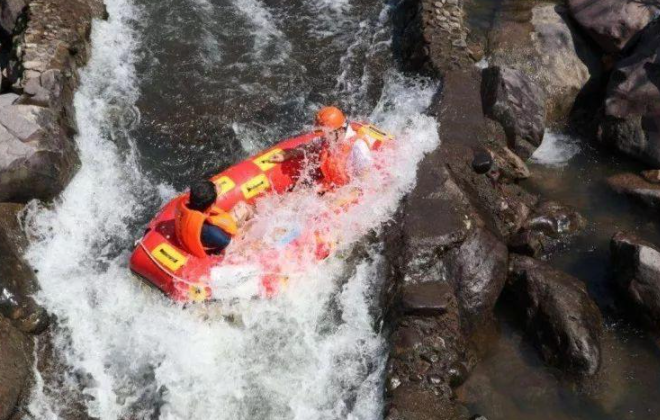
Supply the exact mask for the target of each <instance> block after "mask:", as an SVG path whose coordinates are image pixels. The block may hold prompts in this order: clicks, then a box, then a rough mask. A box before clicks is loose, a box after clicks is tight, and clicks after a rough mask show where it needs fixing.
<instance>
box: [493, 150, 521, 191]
mask: <svg viewBox="0 0 660 420" xmlns="http://www.w3.org/2000/svg"><path fill="white" fill-rule="evenodd" d="M488 151H489V152H490V154H491V156H492V157H493V162H494V163H495V165H496V166H497V169H498V171H499V176H498V178H497V181H498V182H504V183H509V184H510V183H513V182H516V181H520V180H523V179H527V178H529V177H530V176H531V172H530V171H529V168H528V167H527V164H526V163H525V162H523V160H522V159H521V158H520V157H519V156H518V155H516V154H515V153H513V152H512V151H511V150H510V149H509V148H508V147H501V148H498V149H494V148H488Z"/></svg>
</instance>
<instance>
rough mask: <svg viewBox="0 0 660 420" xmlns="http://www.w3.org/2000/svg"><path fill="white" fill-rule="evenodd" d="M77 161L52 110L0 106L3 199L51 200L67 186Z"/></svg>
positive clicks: (0, 184) (31, 106)
mask: <svg viewBox="0 0 660 420" xmlns="http://www.w3.org/2000/svg"><path fill="white" fill-rule="evenodd" d="M3 96H4V95H3ZM78 163H79V160H78V156H77V153H76V149H75V146H74V144H73V142H72V140H70V139H69V138H67V136H66V135H65V133H64V132H63V130H62V128H61V126H60V125H59V124H58V123H57V119H56V117H55V116H54V114H53V112H52V111H51V110H50V109H48V108H42V107H39V106H34V105H16V104H12V105H6V106H1V107H0V201H17V202H26V201H28V200H31V199H33V198H38V199H41V200H50V199H52V198H54V197H55V196H56V195H57V194H59V192H60V191H62V190H63V189H64V187H65V186H66V185H67V183H68V182H69V180H70V179H71V177H72V176H73V174H74V172H75V169H76V168H77V166H78Z"/></svg>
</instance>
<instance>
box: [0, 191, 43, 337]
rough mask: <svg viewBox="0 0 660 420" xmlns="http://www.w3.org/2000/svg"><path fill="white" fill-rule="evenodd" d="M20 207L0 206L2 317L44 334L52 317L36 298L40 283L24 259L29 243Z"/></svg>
mask: <svg viewBox="0 0 660 420" xmlns="http://www.w3.org/2000/svg"><path fill="white" fill-rule="evenodd" d="M22 208H23V206H22V205H20V204H11V203H0V315H2V316H4V317H6V318H7V319H9V320H11V321H12V322H13V324H14V326H16V327H17V328H19V329H20V330H22V331H24V332H30V333H40V332H42V331H43V330H44V329H45V328H46V327H47V326H48V316H47V314H46V311H44V310H43V308H41V307H39V306H38V305H37V304H36V303H35V302H34V300H33V299H32V297H31V296H32V295H33V294H34V293H35V292H36V291H37V289H38V283H37V279H36V277H35V275H34V272H33V271H32V269H31V268H30V266H29V265H28V263H27V262H26V261H25V260H24V259H23V258H22V257H21V255H22V253H23V251H24V249H25V247H26V246H27V239H26V238H25V236H24V234H23V231H22V229H21V227H20V225H19V221H18V213H19V212H20V211H21V210H22Z"/></svg>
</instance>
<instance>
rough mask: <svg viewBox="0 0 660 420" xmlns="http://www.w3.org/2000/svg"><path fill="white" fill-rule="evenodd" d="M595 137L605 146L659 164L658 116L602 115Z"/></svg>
mask: <svg viewBox="0 0 660 420" xmlns="http://www.w3.org/2000/svg"><path fill="white" fill-rule="evenodd" d="M597 139H598V141H599V142H600V143H601V144H602V145H603V146H605V147H608V148H610V149H613V150H618V151H620V152H622V153H624V154H626V155H628V156H630V157H632V158H635V159H638V160H640V161H642V162H645V163H647V164H649V165H652V166H660V117H646V116H639V115H632V116H629V117H627V118H615V117H610V116H606V115H605V116H602V117H601V118H600V121H599V126H598V133H597Z"/></svg>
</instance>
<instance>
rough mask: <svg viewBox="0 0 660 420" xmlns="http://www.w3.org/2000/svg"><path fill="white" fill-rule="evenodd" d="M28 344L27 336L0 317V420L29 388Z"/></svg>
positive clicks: (13, 409)
mask: <svg viewBox="0 0 660 420" xmlns="http://www.w3.org/2000/svg"><path fill="white" fill-rule="evenodd" d="M32 347H33V343H32V340H31V339H29V338H28V337H26V336H25V335H24V334H23V333H21V332H20V331H18V330H17V329H15V328H14V327H12V326H11V324H9V322H8V321H6V320H4V319H2V318H0V420H9V419H10V418H12V417H13V416H14V415H15V414H16V413H17V408H18V407H17V406H18V404H19V402H20V401H21V400H22V399H23V398H25V397H26V396H27V395H28V394H29V392H30V373H31V372H32V363H33V360H32V359H33V357H32V354H33V352H32Z"/></svg>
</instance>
